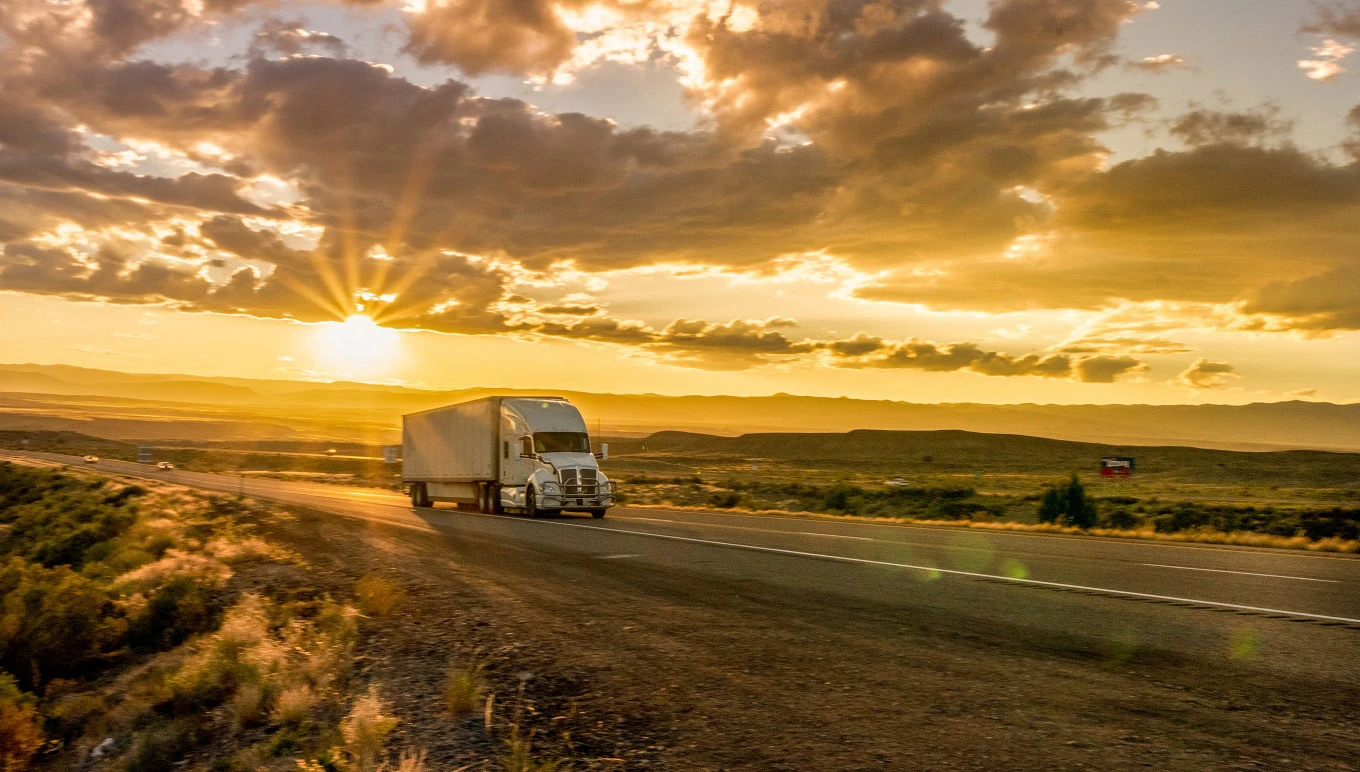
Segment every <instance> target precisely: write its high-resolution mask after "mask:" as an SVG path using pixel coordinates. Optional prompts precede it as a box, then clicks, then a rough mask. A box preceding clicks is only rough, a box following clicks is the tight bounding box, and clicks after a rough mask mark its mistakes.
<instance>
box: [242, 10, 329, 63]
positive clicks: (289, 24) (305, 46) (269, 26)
mask: <svg viewBox="0 0 1360 772" xmlns="http://www.w3.org/2000/svg"><path fill="white" fill-rule="evenodd" d="M313 50H320V51H324V52H325V53H328V54H330V55H331V56H345V55H346V54H348V53H349V46H348V45H346V43H345V41H343V40H341V39H340V38H338V37H336V36H335V35H332V34H330V33H328V32H319V31H316V30H309V29H307V28H305V27H303V26H302V22H301V21H296V20H288V21H285V20H283V19H269V20H267V21H265V22H264V23H263V24H261V25H260V29H259V30H258V31H256V33H255V39H254V41H253V42H252V43H251V46H250V53H251V55H254V56H260V55H264V54H268V53H276V54H282V55H284V56H297V55H299V54H302V53H304V52H309V51H313Z"/></svg>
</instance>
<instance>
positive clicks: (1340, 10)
mask: <svg viewBox="0 0 1360 772" xmlns="http://www.w3.org/2000/svg"><path fill="white" fill-rule="evenodd" d="M1313 9H1314V13H1315V15H1314V17H1313V18H1312V19H1310V20H1309V21H1307V22H1305V23H1304V24H1303V26H1302V27H1300V29H1299V31H1300V32H1303V33H1310V34H1314V35H1327V36H1331V37H1341V38H1360V4H1356V3H1353V2H1352V3H1340V2H1326V3H1322V2H1319V3H1315V4H1314V5H1313Z"/></svg>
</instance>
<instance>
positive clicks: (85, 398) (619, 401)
mask: <svg viewBox="0 0 1360 772" xmlns="http://www.w3.org/2000/svg"><path fill="white" fill-rule="evenodd" d="M545 391H547V392H551V393H556V394H560V395H562V396H564V397H567V398H569V399H571V400H572V401H573V402H575V403H576V404H577V405H579V406H580V407H581V409H582V412H584V413H585V414H586V416H587V419H588V420H589V422H590V424H591V426H592V427H594V426H595V425H596V424H597V423H598V424H599V425H600V426H601V427H602V428H603V430H604V432H605V433H606V434H610V435H615V436H628V435H632V436H643V435H647V434H651V433H653V432H657V431H665V430H686V431H691V432H698V433H704V434H713V435H737V434H742V433H752V432H788V431H794V432H833V433H840V432H845V431H848V430H853V429H885V430H910V431H933V430H949V429H957V430H966V431H972V432H983V433H993V434H1012V435H1028V436H1033V437H1047V438H1053V439H1064V440H1080V441H1085V442H1098V443H1111V444H1120V445H1186V446H1196V447H1208V448H1227V449H1236V450H1273V449H1284V448H1314V449H1325V450H1360V404H1345V405H1338V404H1331V403H1320V402H1275V403H1256V404H1250V405H1038V404H1016V405H985V404H971V403H954V404H921V403H912V402H898V401H887V400H860V399H846V398H839V399H835V398H825V397H804V396H795V395H789V394H774V395H770V396H762V397H731V396H697V395H696V396H663V395H657V394H596V393H588V392H575V391H563V390H560V389H552V388H551V387H547V388H544V387H538V388H520V389H501V388H480V389H460V390H445V391H436V390H425V389H413V388H407V387H401V386H382V385H374V384H361V383H343V382H341V383H313V382H302V381H287V380H252V379H243V378H206V377H198V376H191V375H173V374H167V375H152V374H141V373H118V372H113V371H106V370H92V369H86V368H78V367H70V366H64V365H63V366H48V365H0V428H16V429H17V428H22V429H46V430H69V431H79V432H83V433H87V434H94V435H99V436H105V437H117V438H128V439H133V438H148V439H150V438H155V439H191V440H214V439H216V440H290V441H291V440H299V441H301V440H311V441H337V442H339V441H352V442H363V443H371V444H382V443H387V442H394V441H395V439H396V437H397V434H398V428H399V426H400V417H401V415H402V414H403V413H407V412H412V411H416V410H422V409H425V408H429V407H434V406H438V405H442V404H448V403H452V402H457V401H462V400H466V399H471V398H475V397H478V396H482V395H485V394H491V393H525V394H527V393H536V394H541V393H544V392H545Z"/></svg>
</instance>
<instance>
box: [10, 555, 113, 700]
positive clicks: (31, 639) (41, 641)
mask: <svg viewBox="0 0 1360 772" xmlns="http://www.w3.org/2000/svg"><path fill="white" fill-rule="evenodd" d="M122 625H123V622H122V620H121V619H120V618H119V617H118V616H117V615H116V614H115V613H114V608H113V602H112V599H111V597H110V595H109V593H108V591H106V590H105V589H103V588H101V587H99V586H98V585H97V584H96V583H95V582H93V581H91V580H89V579H87V578H85V577H83V576H81V575H79V574H77V573H74V572H73V571H71V570H70V569H69V568H66V567H64V566H63V567H59V568H43V567H42V566H37V565H32V564H28V565H25V563H24V562H23V561H22V560H19V559H17V558H16V559H13V560H11V561H10V562H9V563H8V564H7V565H6V566H5V567H4V568H3V569H0V630H4V631H5V632H4V635H3V637H0V668H2V669H4V670H7V671H9V672H11V673H14V674H15V675H16V676H17V677H18V679H19V683H20V684H21V685H23V686H25V687H27V688H34V689H36V688H40V687H41V686H42V685H43V684H44V683H45V682H46V681H47V680H49V679H52V678H57V677H63V678H70V677H83V676H87V675H90V674H92V673H93V672H94V671H95V670H96V669H97V668H98V667H99V665H100V662H99V660H100V658H101V655H103V654H105V653H106V652H110V651H112V650H114V649H116V648H117V646H118V645H119V643H120V642H121V641H120V639H121V634H122Z"/></svg>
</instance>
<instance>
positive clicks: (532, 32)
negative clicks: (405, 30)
mask: <svg viewBox="0 0 1360 772" xmlns="http://www.w3.org/2000/svg"><path fill="white" fill-rule="evenodd" d="M567 5H568V4H567V3H559V2H554V0H428V2H427V3H426V4H425V6H426V7H425V10H423V11H421V12H419V13H416V14H414V15H413V16H412V17H411V20H410V42H409V43H408V44H407V52H408V53H410V54H412V55H413V56H415V57H416V59H417V60H418V61H421V62H425V63H432V62H440V63H445V64H453V65H457V66H458V68H459V69H461V70H462V71H463V72H465V73H467V74H468V75H481V74H483V73H487V72H494V71H500V72H509V73H514V74H521V75H532V74H539V75H542V74H547V73H551V72H552V71H553V70H555V69H557V68H558V67H559V66H560V65H562V64H564V63H565V62H566V61H567V60H569V59H570V58H571V54H572V50H573V49H574V48H575V47H576V33H575V32H573V31H572V30H571V29H569V28H568V27H567V25H566V24H565V23H563V21H562V18H561V16H559V15H558V8H559V7H563V6H567ZM573 5H575V4H573Z"/></svg>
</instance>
